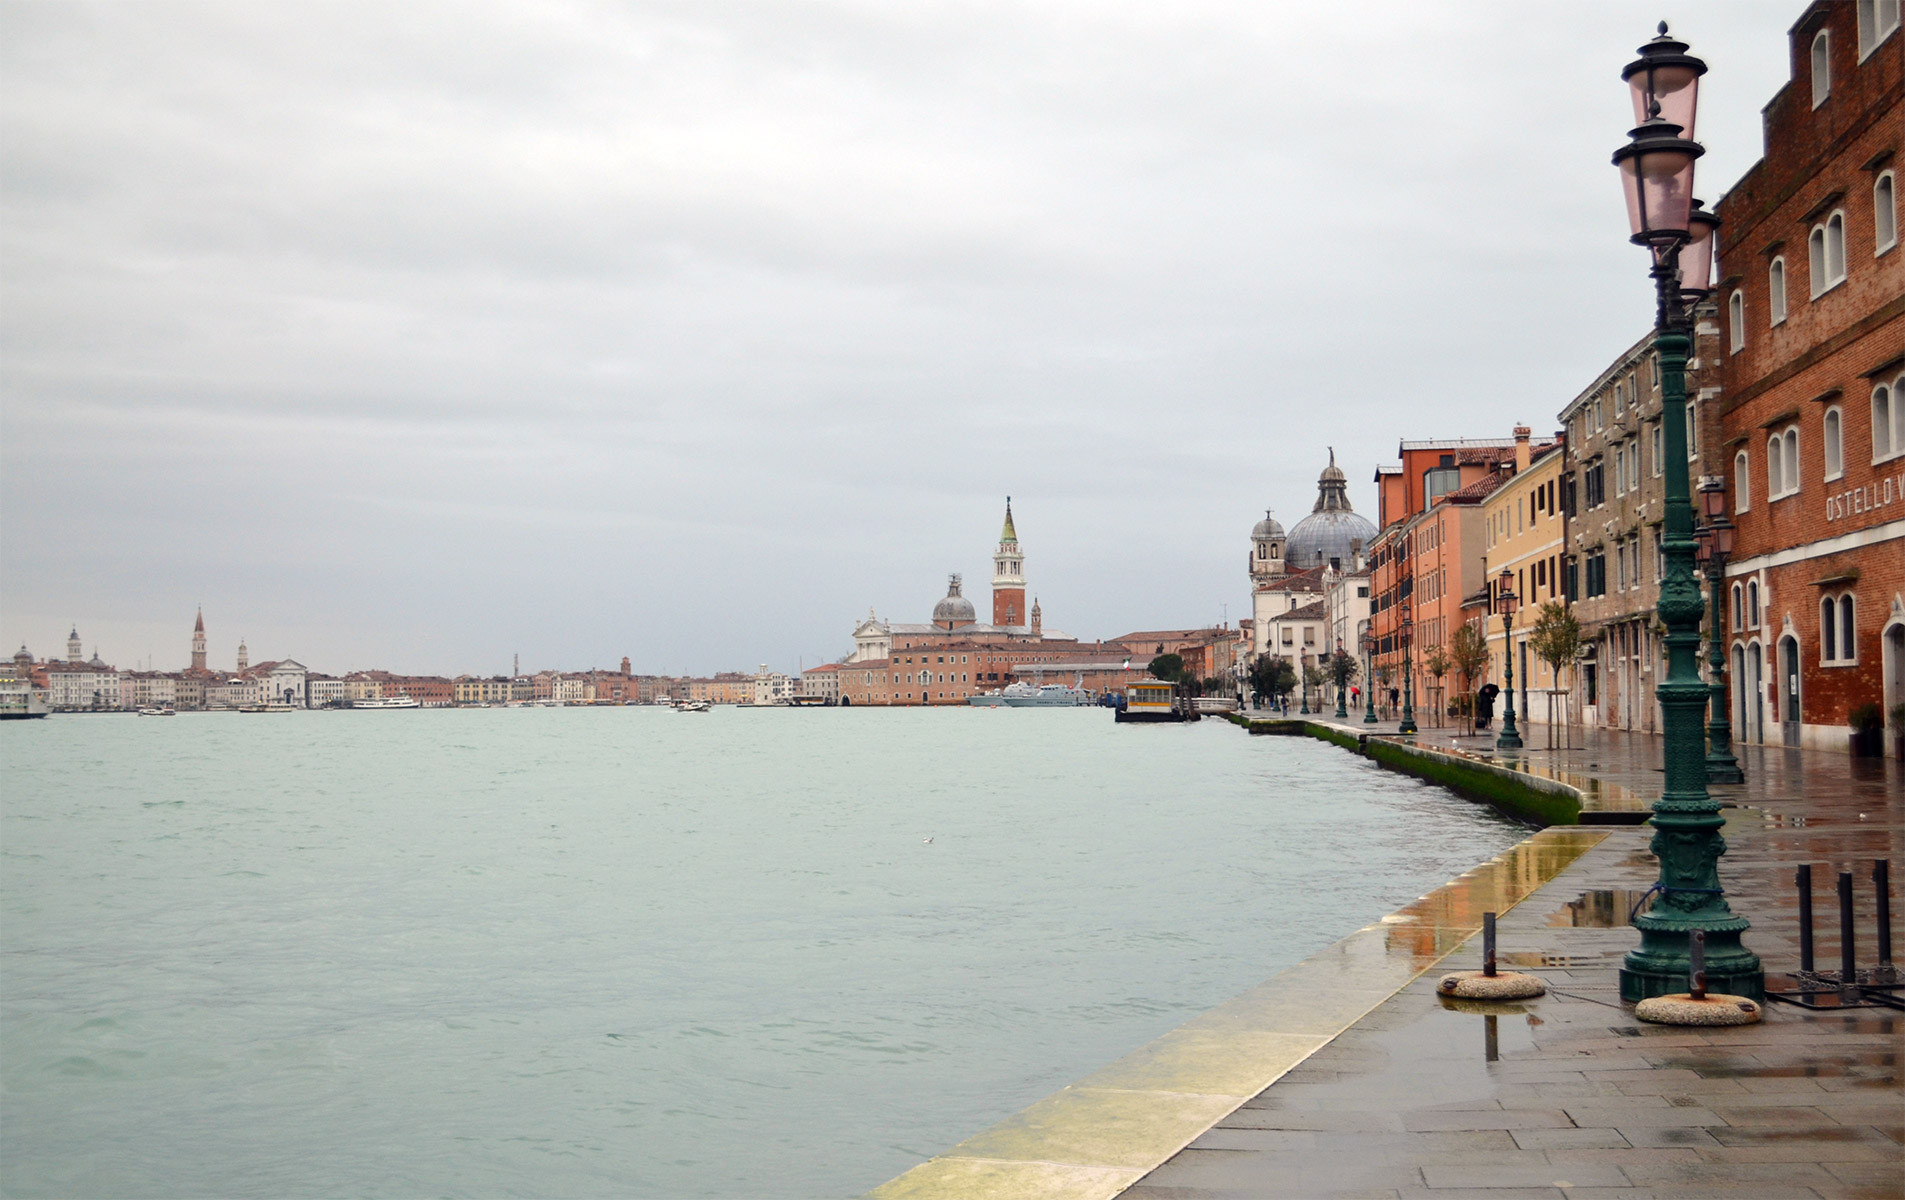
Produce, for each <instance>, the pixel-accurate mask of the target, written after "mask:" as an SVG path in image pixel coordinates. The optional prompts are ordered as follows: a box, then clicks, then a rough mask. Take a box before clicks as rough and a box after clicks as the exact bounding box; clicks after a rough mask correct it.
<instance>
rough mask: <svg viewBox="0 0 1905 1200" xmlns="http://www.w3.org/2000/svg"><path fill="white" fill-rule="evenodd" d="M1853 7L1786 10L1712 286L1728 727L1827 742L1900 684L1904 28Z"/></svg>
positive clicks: (1904, 556)
mask: <svg viewBox="0 0 1905 1200" xmlns="http://www.w3.org/2000/svg"><path fill="white" fill-rule="evenodd" d="M1860 7H1861V6H1857V5H1853V4H1838V3H1830V2H1820V3H1815V4H1813V5H1811V6H1810V7H1809V8H1808V9H1807V10H1806V13H1805V15H1804V16H1803V17H1802V18H1801V20H1800V21H1799V23H1798V24H1797V25H1795V26H1794V27H1793V29H1792V32H1791V42H1792V45H1791V54H1792V61H1793V72H1792V82H1790V83H1788V84H1787V85H1786V86H1785V87H1784V88H1782V89H1781V90H1780V91H1779V93H1778V94H1777V95H1775V96H1774V97H1773V100H1772V103H1770V104H1769V105H1768V106H1767V107H1766V110H1765V125H1766V128H1765V137H1766V144H1765V154H1764V157H1763V158H1762V159H1761V161H1760V162H1759V163H1758V164H1756V165H1755V166H1754V167H1753V168H1752V169H1751V170H1749V171H1748V172H1747V173H1746V175H1745V176H1744V177H1743V178H1742V179H1741V180H1740V181H1739V182H1738V183H1737V184H1736V185H1735V186H1734V187H1733V188H1732V190H1731V191H1729V192H1728V193H1727V194H1726V196H1725V197H1724V198H1723V199H1722V200H1721V201H1720V203H1719V205H1718V212H1719V214H1720V217H1721V219H1722V220H1723V222H1724V224H1723V226H1722V229H1721V237H1722V241H1721V250H1720V263H1721V267H1720V271H1721V283H1720V286H1719V288H1718V290H1717V291H1716V293H1715V300H1716V302H1717V307H1718V320H1719V323H1720V325H1721V327H1722V329H1723V331H1724V337H1723V338H1722V339H1721V345H1720V347H1719V354H1718V357H1719V359H1720V371H1719V374H1720V378H1721V389H1722V390H1721V405H1722V408H1721V412H1722V416H1721V427H1722V431H1721V436H1722V438H1723V440H1724V454H1723V459H1724V461H1725V462H1726V463H1727V464H1728V467H1727V470H1728V502H1729V508H1730V509H1732V510H1733V512H1732V519H1733V520H1734V522H1735V523H1736V524H1737V525H1738V527H1739V534H1738V541H1737V545H1736V548H1735V553H1734V557H1733V561H1732V562H1731V563H1730V564H1729V566H1728V569H1727V586H1728V590H1727V594H1726V597H1725V599H1726V602H1727V604H1726V606H1727V626H1728V630H1727V640H1728V644H1729V650H1730V653H1729V660H1730V661H1729V669H1730V678H1729V683H1730V684H1731V685H1732V693H1733V722H1734V733H1735V736H1736V737H1739V738H1740V739H1741V740H1744V741H1750V742H1766V743H1771V744H1780V743H1782V742H1783V743H1784V744H1787V745H1808V746H1816V747H1819V748H1822V749H1836V750H1844V749H1845V748H1846V746H1847V733H1848V729H1847V718H1848V713H1849V711H1850V710H1851V709H1852V707H1853V706H1855V705H1858V704H1861V703H1866V702H1876V703H1880V704H1882V705H1883V706H1884V707H1885V708H1887V709H1889V708H1890V707H1892V706H1893V705H1897V704H1900V703H1905V599H1902V598H1901V597H1902V596H1905V444H1901V436H1900V435H1901V434H1905V420H1901V419H1900V413H1899V405H1900V400H1899V399H1898V398H1897V395H1898V389H1899V388H1900V387H1901V386H1902V385H1905V249H1901V248H1900V246H1899V240H1900V239H1899V237H1898V216H1897V172H1898V171H1899V164H1898V161H1897V157H1896V156H1897V153H1898V151H1899V148H1900V146H1901V144H1902V143H1905V86H1902V85H1901V81H1902V80H1905V33H1901V32H1900V31H1898V30H1897V29H1893V30H1890V31H1888V32H1887V35H1886V36H1885V37H1884V38H1883V39H1882V40H1877V41H1876V43H1875V42H1874V39H1873V38H1872V36H1871V31H1870V30H1866V31H1862V30H1861V29H1860V27H1859V17H1860V13H1859V8H1860ZM1865 7H1867V8H1869V7H1870V6H1865ZM1822 38H1823V40H1822ZM1821 59H1823V61H1824V63H1825V64H1826V66H1827V68H1828V70H1827V71H1826V72H1825V73H1821V72H1818V71H1816V70H1815V63H1816V62H1818V61H1820V60H1821ZM1887 210H1889V211H1887ZM1782 282H1783V285H1784V286H1783V288H1781V286H1780V285H1781V283H1782ZM1782 292H1783V294H1781V293H1782ZM1782 310H1783V311H1782ZM1875 416H1876V417H1877V418H1878V423H1877V425H1876V426H1875ZM1828 604H1829V605H1830V606H1831V611H1830V615H1828V614H1827V606H1828ZM1848 617H1849V618H1850V622H1849V624H1850V636H1847V630H1846V627H1847V625H1848V621H1847V618H1848ZM1828 635H1830V636H1828Z"/></svg>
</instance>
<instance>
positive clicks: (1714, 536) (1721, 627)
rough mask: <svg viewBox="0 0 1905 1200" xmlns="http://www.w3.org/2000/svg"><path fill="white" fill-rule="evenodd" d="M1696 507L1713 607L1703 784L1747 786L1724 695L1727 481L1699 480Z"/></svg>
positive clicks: (1729, 536)
mask: <svg viewBox="0 0 1905 1200" xmlns="http://www.w3.org/2000/svg"><path fill="white" fill-rule="evenodd" d="M1700 507H1701V509H1702V510H1703V511H1704V512H1705V514H1706V518H1707V523H1706V524H1705V525H1704V526H1702V527H1701V529H1700V532H1699V533H1698V534H1697V535H1696V536H1697V537H1698V538H1699V539H1700V550H1699V562H1700V566H1701V569H1702V571H1703V572H1704V573H1705V575H1706V577H1707V593H1708V598H1709V599H1710V600H1711V602H1712V603H1711V608H1710V611H1709V614H1708V617H1707V701H1708V704H1707V782H1708V783H1745V782H1746V773H1745V772H1744V771H1742V770H1740V761H1739V759H1737V758H1734V757H1733V722H1732V720H1731V718H1730V716H1729V714H1728V711H1727V696H1726V633H1725V630H1726V623H1725V616H1726V607H1725V605H1726V599H1725V596H1726V560H1727V559H1729V558H1731V557H1732V556H1733V522H1732V521H1729V520H1728V519H1727V516H1726V480H1724V479H1722V478H1720V477H1719V476H1717V475H1708V476H1706V477H1704V478H1703V479H1701V480H1700Z"/></svg>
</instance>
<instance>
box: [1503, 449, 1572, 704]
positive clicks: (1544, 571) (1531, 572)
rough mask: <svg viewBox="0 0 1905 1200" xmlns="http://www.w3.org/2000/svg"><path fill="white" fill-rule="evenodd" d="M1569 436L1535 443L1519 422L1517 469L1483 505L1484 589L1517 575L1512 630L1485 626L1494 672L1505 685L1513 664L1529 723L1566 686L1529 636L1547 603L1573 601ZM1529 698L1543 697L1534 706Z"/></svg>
mask: <svg viewBox="0 0 1905 1200" xmlns="http://www.w3.org/2000/svg"><path fill="white" fill-rule="evenodd" d="M1566 466H1567V453H1566V440H1565V438H1564V437H1562V436H1560V435H1557V436H1556V437H1555V439H1554V440H1553V441H1550V442H1546V443H1543V444H1541V445H1538V446H1537V445H1535V444H1534V443H1533V441H1532V431H1531V430H1530V429H1529V427H1528V426H1526V425H1517V426H1515V457H1514V470H1513V473H1512V474H1511V475H1509V476H1508V477H1507V479H1505V480H1504V481H1503V483H1502V485H1501V486H1500V487H1498V488H1496V489H1495V490H1494V491H1493V492H1492V493H1490V495H1489V497H1488V499H1487V500H1486V501H1485V502H1484V503H1483V506H1482V556H1483V560H1484V561H1483V566H1482V575H1483V580H1484V586H1485V587H1487V588H1489V589H1490V594H1491V596H1492V595H1494V594H1495V589H1496V588H1497V585H1498V582H1499V579H1500V576H1501V573H1502V571H1504V570H1506V571H1508V572H1510V573H1511V575H1512V577H1513V579H1514V589H1515V596H1516V597H1517V599H1518V601H1519V603H1518V605H1517V607H1516V609H1515V613H1514V616H1513V617H1512V618H1511V621H1510V625H1509V630H1508V632H1504V631H1503V628H1502V619H1501V617H1500V616H1498V615H1491V616H1490V617H1489V619H1488V620H1487V621H1486V622H1485V624H1484V625H1483V630H1484V632H1485V634H1486V636H1487V641H1488V648H1489V659H1490V666H1489V675H1490V677H1491V678H1493V679H1495V680H1497V681H1500V682H1501V683H1502V685H1503V686H1506V680H1507V669H1506V668H1507V666H1508V661H1509V659H1510V658H1512V659H1513V663H1514V677H1515V688H1516V692H1517V695H1516V697H1515V710H1516V712H1517V713H1519V714H1520V715H1521V717H1522V719H1523V720H1524V722H1534V721H1540V722H1543V723H1544V724H1545V723H1546V722H1547V720H1548V711H1549V710H1548V704H1547V697H1548V696H1550V695H1553V694H1554V693H1555V691H1556V689H1557V688H1560V687H1566V686H1568V684H1567V682H1566V681H1567V680H1568V673H1567V669H1566V668H1565V667H1564V668H1563V671H1562V678H1563V681H1564V682H1562V683H1557V682H1556V680H1555V671H1554V668H1553V667H1551V666H1549V665H1548V664H1547V663H1545V662H1543V661H1541V659H1540V658H1539V656H1537V655H1536V654H1535V653H1534V652H1533V650H1532V648H1531V647H1530V646H1529V641H1528V639H1529V636H1530V634H1531V633H1532V631H1533V629H1534V626H1535V622H1536V621H1537V620H1539V619H1540V616H1541V606H1542V605H1544V604H1549V603H1559V604H1566V603H1567V588H1566V587H1565V586H1564V584H1563V583H1562V578H1563V567H1564V565H1565V562H1566V559H1567V553H1568V547H1567V530H1568V524H1567V519H1566V517H1565V516H1564V515H1563V513H1562V510H1561V500H1562V494H1563V492H1564V491H1565V482H1566V474H1567V472H1566ZM1530 695H1534V696H1538V697H1541V701H1540V702H1539V703H1531V702H1530V700H1529V697H1530ZM1556 703H1557V704H1558V705H1560V707H1559V708H1557V710H1556V713H1555V715H1556V717H1557V718H1558V719H1560V720H1563V721H1565V720H1566V719H1567V708H1566V704H1565V697H1564V696H1557V697H1556Z"/></svg>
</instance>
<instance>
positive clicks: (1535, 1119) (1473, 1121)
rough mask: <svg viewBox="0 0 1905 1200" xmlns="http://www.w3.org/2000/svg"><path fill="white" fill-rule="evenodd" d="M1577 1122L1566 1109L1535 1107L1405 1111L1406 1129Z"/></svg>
mask: <svg viewBox="0 0 1905 1200" xmlns="http://www.w3.org/2000/svg"><path fill="white" fill-rule="evenodd" d="M1572 1124H1575V1122H1573V1121H1571V1120H1569V1119H1568V1114H1567V1113H1565V1112H1557V1111H1553V1110H1542V1109H1531V1110H1528V1111H1525V1112H1508V1111H1505V1110H1497V1111H1495V1112H1450V1111H1447V1110H1439V1109H1423V1110H1421V1111H1418V1112H1411V1113H1404V1114H1402V1125H1403V1128H1404V1129H1408V1130H1411V1131H1416V1132H1424V1133H1426V1132H1430V1131H1433V1130H1438V1129H1565V1128H1567V1127H1568V1126H1569V1125H1572Z"/></svg>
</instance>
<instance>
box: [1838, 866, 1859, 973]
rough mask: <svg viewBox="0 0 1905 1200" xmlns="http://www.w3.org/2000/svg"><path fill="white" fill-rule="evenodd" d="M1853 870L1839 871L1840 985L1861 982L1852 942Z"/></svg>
mask: <svg viewBox="0 0 1905 1200" xmlns="http://www.w3.org/2000/svg"><path fill="white" fill-rule="evenodd" d="M1852 937H1853V935H1852V872H1850V871H1841V872H1839V986H1840V987H1841V988H1849V987H1853V986H1854V985H1856V984H1857V983H1858V982H1859V968H1858V966H1857V965H1856V956H1855V955H1854V953H1853V949H1854V947H1853V944H1852Z"/></svg>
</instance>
